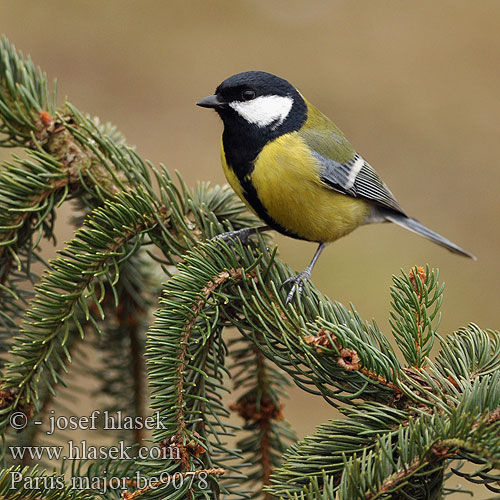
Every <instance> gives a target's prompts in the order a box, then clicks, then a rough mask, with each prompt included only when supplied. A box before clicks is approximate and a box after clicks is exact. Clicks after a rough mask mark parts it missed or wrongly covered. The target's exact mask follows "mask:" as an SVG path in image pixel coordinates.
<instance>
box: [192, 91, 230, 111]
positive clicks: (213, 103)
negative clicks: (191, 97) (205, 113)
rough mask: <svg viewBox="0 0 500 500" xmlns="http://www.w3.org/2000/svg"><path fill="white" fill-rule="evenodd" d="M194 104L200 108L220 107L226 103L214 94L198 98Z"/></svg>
mask: <svg viewBox="0 0 500 500" xmlns="http://www.w3.org/2000/svg"><path fill="white" fill-rule="evenodd" d="M196 105H197V106H201V107H202V108H221V107H223V106H225V105H226V101H224V100H223V99H222V98H221V97H219V96H218V95H217V94H214V95H209V96H208V97H204V98H203V99H200V100H199V101H198V102H197V103H196Z"/></svg>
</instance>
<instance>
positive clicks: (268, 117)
mask: <svg viewBox="0 0 500 500" xmlns="http://www.w3.org/2000/svg"><path fill="white" fill-rule="evenodd" d="M196 104H197V105H198V106H202V107H204V108H213V109H215V111H217V113H218V114H219V116H220V117H221V119H222V121H223V123H224V132H223V134H222V144H221V159H222V166H223V168H224V172H225V174H226V178H227V180H228V182H229V184H230V185H231V186H232V188H233V189H234V190H235V191H236V193H237V194H238V196H239V197H240V198H241V199H242V200H243V201H244V202H245V203H246V205H247V206H248V207H249V208H250V209H251V210H252V211H253V212H254V213H255V214H256V215H257V216H259V217H260V218H261V219H262V220H263V221H264V222H265V224H266V225H265V226H261V227H258V228H246V229H241V230H239V231H233V232H229V233H224V234H223V235H220V237H222V238H224V239H230V238H234V237H238V238H240V239H246V238H248V235H249V234H252V233H254V232H256V231H259V230H260V231H263V230H268V229H274V230H276V231H278V232H280V233H282V234H285V235H287V236H291V237H292V238H298V239H301V240H307V241H314V242H317V243H319V246H318V248H317V250H316V253H315V254H314V257H313V259H312V261H311V263H310V264H309V266H307V268H306V269H305V270H304V271H302V272H301V273H299V274H298V275H296V276H293V277H292V278H289V279H288V280H286V281H285V282H284V283H283V284H282V286H283V285H285V284H291V285H292V286H291V289H290V293H289V294H288V297H287V301H286V302H287V304H288V303H289V302H290V300H291V299H292V298H293V296H294V293H295V290H297V291H298V292H299V294H300V293H301V292H302V289H303V283H304V280H306V279H309V278H310V277H311V272H312V270H313V267H314V265H315V264H316V261H317V260H318V257H319V256H320V254H321V252H322V251H323V249H324V248H325V246H326V245H327V243H329V242H332V241H335V240H337V239H338V238H340V237H342V236H345V235H346V234H349V233H350V232H351V231H353V230H354V229H356V228H357V227H358V226H360V225H362V224H371V223H374V222H394V223H396V224H398V225H399V226H402V227H404V228H406V229H409V230H410V231H413V232H415V233H417V234H420V235H422V236H424V237H426V238H428V239H429V240H431V241H433V242H434V243H437V244H438V245H441V246H443V247H445V248H447V249H448V250H451V251H452V252H455V253H458V254H461V255H465V256H467V257H471V258H474V259H475V257H474V256H473V255H471V254H470V253H468V252H466V251H465V250H463V249H462V248H460V247H459V246H457V245H456V244H455V243H452V242H451V241H449V240H447V239H446V238H444V237H443V236H441V235H439V234H437V233H435V232H434V231H432V230H430V229H429V228H427V227H425V226H424V225H422V224H421V223H420V222H418V221H417V220H415V219H413V218H411V217H409V216H408V215H407V214H406V212H405V211H404V210H403V208H402V207H401V206H400V204H399V203H398V202H397V201H396V198H395V197H394V195H393V194H392V193H391V192H390V191H389V188H388V187H387V186H386V185H385V183H384V182H383V181H382V179H381V178H380V177H379V176H378V175H377V173H376V172H375V170H374V169H373V168H372V167H371V165H370V164H369V163H368V162H366V161H365V160H364V159H363V157H362V156H361V155H359V154H358V153H356V151H355V149H354V148H353V147H352V146H351V144H350V143H349V141H348V140H347V139H346V137H345V136H344V134H343V133H342V132H341V131H340V130H339V129H338V128H337V127H336V126H335V124H334V123H333V122H332V121H331V120H330V119H329V118H327V117H326V116H325V115H324V114H323V113H321V111H319V110H318V109H317V108H316V107H315V106H313V105H312V104H311V103H310V102H309V101H308V100H307V99H306V98H305V97H304V96H303V95H302V94H301V93H300V92H299V91H298V90H297V89H296V88H295V87H293V85H291V84H290V83H289V82H287V81H286V80H284V79H283V78H279V77H277V76H275V75H272V74H270V73H265V72H263V71H247V72H244V73H239V74H237V75H234V76H231V77H230V78H228V79H226V80H224V81H223V82H222V83H221V84H220V85H219V86H218V87H217V89H216V91H215V94H214V95H211V96H208V97H205V98H204V99H201V100H200V101H198V102H197V103H196Z"/></svg>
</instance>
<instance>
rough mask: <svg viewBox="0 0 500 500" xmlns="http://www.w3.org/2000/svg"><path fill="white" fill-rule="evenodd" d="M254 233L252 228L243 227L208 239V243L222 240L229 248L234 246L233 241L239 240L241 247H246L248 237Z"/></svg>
mask: <svg viewBox="0 0 500 500" xmlns="http://www.w3.org/2000/svg"><path fill="white" fill-rule="evenodd" d="M254 232H255V229H254V228H251V227H245V228H243V229H238V230H237V231H227V232H225V233H221V234H218V235H217V236H214V237H213V238H210V241H217V240H222V241H224V242H225V243H226V244H227V245H229V246H230V247H231V246H234V244H235V240H240V241H241V243H242V245H246V244H247V243H248V237H249V236H250V235H251V234H252V233H254Z"/></svg>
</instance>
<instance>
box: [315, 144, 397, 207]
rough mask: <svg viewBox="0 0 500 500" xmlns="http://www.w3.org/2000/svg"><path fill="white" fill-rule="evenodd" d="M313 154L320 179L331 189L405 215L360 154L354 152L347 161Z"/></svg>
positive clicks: (316, 153)
mask: <svg viewBox="0 0 500 500" xmlns="http://www.w3.org/2000/svg"><path fill="white" fill-rule="evenodd" d="M313 155H314V156H315V157H316V159H317V160H318V162H319V164H320V167H321V174H320V177H321V180H322V181H323V182H324V183H325V184H326V185H327V186H328V187H330V188H331V189H334V190H335V191H338V192H339V193H342V194H347V195H349V196H353V197H354V198H364V199H365V200H368V201H371V202H373V203H375V204H376V205H378V206H380V207H383V208H388V209H391V210H395V211H396V212H398V213H401V214H404V215H406V213H405V211H404V210H403V208H402V207H401V206H400V205H399V203H398V202H397V200H396V198H395V197H394V195H393V194H392V193H391V192H390V191H389V188H388V187H387V186H386V185H385V183H384V182H383V181H382V179H381V178H380V177H379V176H378V174H377V172H375V170H374V169H373V168H372V167H371V165H370V164H369V163H367V162H366V161H365V160H364V159H363V158H362V157H361V156H360V155H358V154H355V155H354V156H353V158H352V160H350V161H349V162H347V163H340V162H337V161H335V160H332V159H331V158H325V157H324V156H322V155H320V154H319V153H318V152H316V151H314V152H313Z"/></svg>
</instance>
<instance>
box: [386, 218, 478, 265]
mask: <svg viewBox="0 0 500 500" xmlns="http://www.w3.org/2000/svg"><path fill="white" fill-rule="evenodd" d="M384 215H385V218H386V219H387V220H389V221H391V222H394V224H397V225H398V226H401V227H404V228H406V229H409V230H410V231H413V232H414V233H417V234H420V235H421V236H424V237H425V238H428V239H429V240H431V241H433V242H434V243H437V244H438V245H441V246H442V247H445V248H447V249H448V250H450V251H451V252H454V253H458V254H460V255H465V256H466V257H470V258H471V259H474V260H477V259H476V257H474V255H472V254H470V253H469V252H466V251H465V250H464V249H463V248H460V247H459V246H458V245H455V243H453V242H452V241H450V240H447V239H446V238H445V237H444V236H441V235H440V234H438V233H435V232H434V231H432V230H431V229H429V228H428V227H425V226H424V225H423V224H420V222H418V220H415V219H412V218H411V217H406V215H403V214H398V213H395V212H391V213H386V214H384Z"/></svg>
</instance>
